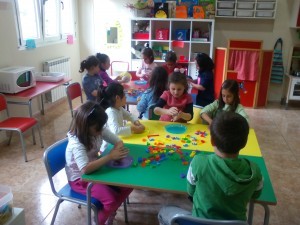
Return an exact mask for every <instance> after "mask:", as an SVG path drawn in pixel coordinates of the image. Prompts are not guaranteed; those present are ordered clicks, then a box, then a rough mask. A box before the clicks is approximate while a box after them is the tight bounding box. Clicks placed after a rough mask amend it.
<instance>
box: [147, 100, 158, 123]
mask: <svg viewBox="0 0 300 225" xmlns="http://www.w3.org/2000/svg"><path fill="white" fill-rule="evenodd" d="M154 108H155V104H153V105H150V106H149V109H148V110H149V111H148V112H149V113H148V115H149V120H159V118H160V116H159V115H156V114H155V113H154Z"/></svg>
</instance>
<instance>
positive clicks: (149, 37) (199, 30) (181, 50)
mask: <svg viewBox="0 0 300 225" xmlns="http://www.w3.org/2000/svg"><path fill="white" fill-rule="evenodd" d="M137 24H144V25H145V24H148V26H147V29H144V30H141V29H140V27H141V26H138V25H137ZM145 26H146V25H145ZM145 26H144V28H145ZM214 26H215V21H214V20H213V19H176V18H168V19H158V18H140V17H139V18H132V19H131V47H134V48H136V49H141V48H142V47H143V46H144V44H145V43H149V46H150V47H151V48H152V49H153V50H154V52H155V53H156V54H155V55H156V57H155V62H156V63H158V64H162V63H164V59H163V57H164V52H167V51H169V50H173V51H175V52H176V54H177V57H178V59H179V61H180V62H182V63H186V64H187V68H188V70H189V75H191V76H193V77H194V76H195V72H196V69H195V63H194V58H195V54H197V53H198V52H204V53H206V54H208V55H209V56H210V57H212V55H213V39H214ZM180 45H181V46H180ZM140 61H141V59H139V58H137V57H136V55H135V54H131V70H136V69H137V67H138V66H139V65H140Z"/></svg>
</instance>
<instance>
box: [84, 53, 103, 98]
mask: <svg viewBox="0 0 300 225" xmlns="http://www.w3.org/2000/svg"><path fill="white" fill-rule="evenodd" d="M85 70H86V71H87V73H86V74H85V75H84V76H83V78H82V86H83V90H84V92H85V94H86V98H87V100H90V101H96V98H97V94H98V88H99V86H100V85H102V84H103V80H102V78H101V77H100V76H98V73H99V71H100V68H99V60H98V59H97V58H96V56H93V55H92V56H89V57H88V58H87V59H85V60H83V61H82V62H81V63H80V70H79V72H80V73H83V72H84V71H85Z"/></svg>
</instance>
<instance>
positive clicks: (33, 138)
mask: <svg viewBox="0 0 300 225" xmlns="http://www.w3.org/2000/svg"><path fill="white" fill-rule="evenodd" d="M31 133H32V141H33V144H34V145H35V144H36V141H35V133H34V127H32V128H31Z"/></svg>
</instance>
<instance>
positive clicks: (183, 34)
mask: <svg viewBox="0 0 300 225" xmlns="http://www.w3.org/2000/svg"><path fill="white" fill-rule="evenodd" d="M188 39H189V30H186V29H177V30H175V40H178V41H186V40H188Z"/></svg>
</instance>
